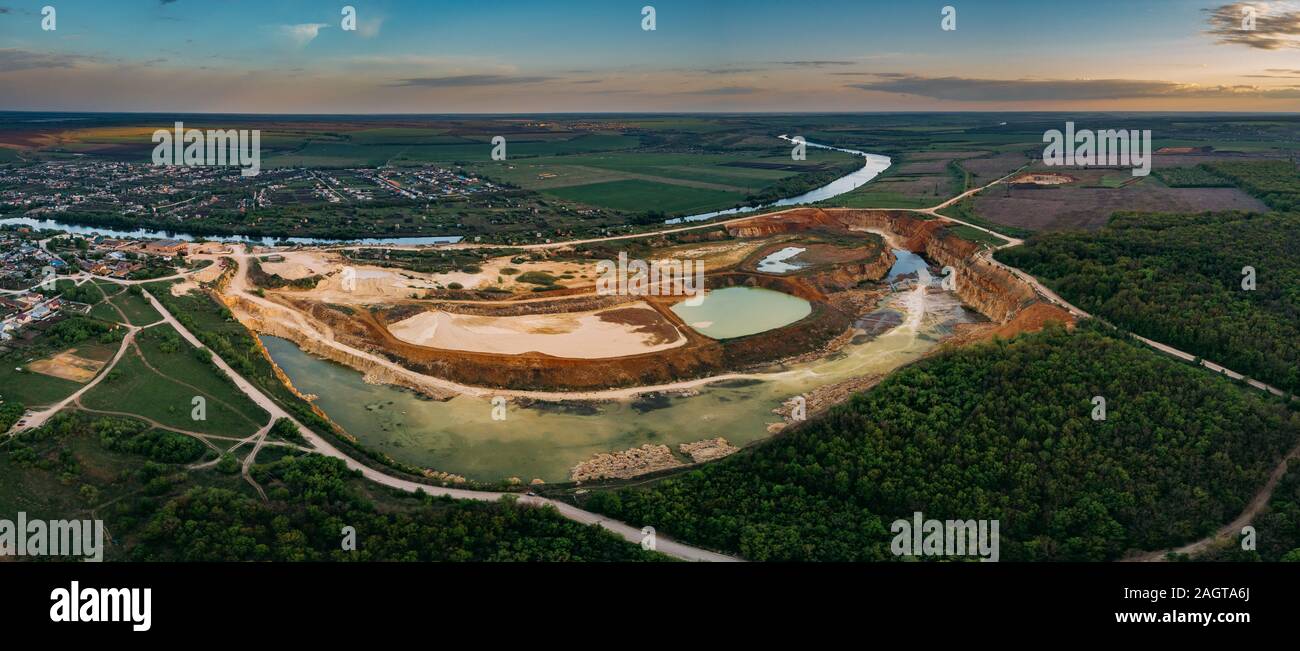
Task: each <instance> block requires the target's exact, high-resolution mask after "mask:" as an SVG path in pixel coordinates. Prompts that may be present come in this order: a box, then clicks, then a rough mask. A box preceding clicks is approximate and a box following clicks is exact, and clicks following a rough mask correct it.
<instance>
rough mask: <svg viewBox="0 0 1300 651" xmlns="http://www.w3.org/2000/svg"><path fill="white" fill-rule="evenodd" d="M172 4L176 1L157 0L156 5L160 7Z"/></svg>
mask: <svg viewBox="0 0 1300 651" xmlns="http://www.w3.org/2000/svg"><path fill="white" fill-rule="evenodd" d="M173 2H176V0H158V4H160V5H169V4H171V3H173Z"/></svg>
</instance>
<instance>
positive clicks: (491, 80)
mask: <svg viewBox="0 0 1300 651" xmlns="http://www.w3.org/2000/svg"><path fill="white" fill-rule="evenodd" d="M553 79H555V77H527V76H512V75H453V76H449V77H413V78H409V79H400V80H398V81H397V82H396V83H393V84H389V85H390V86H421V87H425V88H465V87H470V86H505V85H512V84H536V83H541V82H543V81H551V80H553Z"/></svg>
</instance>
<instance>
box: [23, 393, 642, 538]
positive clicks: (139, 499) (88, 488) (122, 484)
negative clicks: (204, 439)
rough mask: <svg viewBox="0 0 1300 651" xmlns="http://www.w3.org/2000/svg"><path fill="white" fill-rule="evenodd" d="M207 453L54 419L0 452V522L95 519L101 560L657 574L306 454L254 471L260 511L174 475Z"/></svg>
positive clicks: (132, 430) (224, 478)
mask: <svg viewBox="0 0 1300 651" xmlns="http://www.w3.org/2000/svg"><path fill="white" fill-rule="evenodd" d="M205 449H206V448H205V446H203V445H202V444H201V443H198V442H197V441H195V440H193V439H191V438H189V437H186V436H183V435H180V434H175V433H172V432H163V431H159V430H154V429H150V428H149V427H148V426H147V425H144V424H143V423H140V422H138V421H134V420H130V419H122V418H90V417H87V416H81V415H67V414H64V415H60V416H58V417H56V418H55V419H53V420H52V421H51V422H50V423H48V424H47V425H46V426H44V427H42V428H39V429H37V430H32V431H29V432H24V433H23V434H20V435H19V436H17V437H15V438H13V439H12V440H11V442H10V443H9V444H8V445H6V446H4V447H0V470H3V471H4V475H5V477H4V480H3V481H5V482H9V483H12V484H13V485H14V486H21V487H24V488H20V489H17V491H16V492H19V493H22V495H18V496H15V495H12V494H9V495H0V511H7V510H10V508H12V507H13V506H15V504H14V502H12V501H11V500H15V499H17V500H19V501H18V502H17V505H20V506H19V508H23V509H26V510H29V511H34V512H38V513H41V514H43V515H45V516H50V517H54V516H59V517H73V516H78V517H80V514H83V513H84V512H87V511H88V512H92V513H94V514H95V516H96V517H98V518H102V519H104V520H105V528H106V529H107V530H109V531H111V532H112V544H111V545H110V547H109V549H108V550H107V557H108V558H109V559H110V560H133V561H661V560H666V559H665V557H662V556H660V555H658V554H656V553H654V552H647V551H643V550H642V549H641V548H640V547H639V546H637V545H633V544H629V543H627V542H625V541H624V540H622V539H621V538H618V537H617V536H615V535H614V534H612V533H610V532H608V531H606V530H604V529H601V528H600V527H597V526H595V525H591V526H584V525H580V524H577V523H575V522H572V521H569V520H567V519H565V518H564V517H563V516H560V515H559V514H557V513H556V512H555V511H554V510H553V509H551V508H535V507H527V506H517V505H515V504H512V503H510V502H507V501H502V502H468V501H454V500H451V499H447V498H434V497H432V496H428V495H410V494H406V493H399V492H397V491H389V490H387V489H383V488H380V487H376V486H374V485H368V484H366V483H365V482H364V480H362V479H361V476H360V473H359V472H356V471H350V470H348V469H347V467H346V466H345V465H344V463H343V462H342V461H341V460H338V459H334V458H329V457H322V456H318V455H314V454H312V455H306V454H290V455H287V456H282V457H281V458H279V459H276V460H269V459H268V462H267V463H265V464H263V463H259V464H257V465H255V466H254V467H253V477H254V479H256V480H257V482H258V483H260V484H261V485H262V486H263V487H264V488H265V490H266V494H267V497H268V500H267V501H263V500H261V499H260V498H258V497H257V495H256V494H255V493H253V492H252V491H251V489H250V488H249V487H248V485H247V484H246V483H244V482H243V480H242V479H241V478H240V477H239V476H238V474H231V475H227V474H223V473H222V471H221V469H220V468H217V469H215V470H199V469H192V468H188V467H186V466H184V465H181V464H182V463H185V462H189V461H192V460H193V459H195V458H197V457H199V456H201V455H202V454H203V452H204V450H205ZM262 456H270V455H267V454H266V453H263V455H262ZM236 469H237V467H236ZM37 488H39V490H34V489H37ZM33 496H34V497H33ZM24 499H27V500H31V499H35V500H36V501H37V502H36V504H32V503H31V502H30V501H23V500H24ZM12 515H13V514H12V513H10V514H9V516H8V517H12ZM345 526H349V527H353V528H354V530H355V532H356V539H355V540H356V545H355V550H344V549H343V527H345Z"/></svg>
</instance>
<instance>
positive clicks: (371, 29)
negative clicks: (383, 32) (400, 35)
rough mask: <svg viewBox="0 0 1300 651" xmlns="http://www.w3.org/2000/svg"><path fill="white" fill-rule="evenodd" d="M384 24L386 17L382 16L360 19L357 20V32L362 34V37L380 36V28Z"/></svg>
mask: <svg viewBox="0 0 1300 651" xmlns="http://www.w3.org/2000/svg"><path fill="white" fill-rule="evenodd" d="M383 26H384V19H383V18H382V17H379V18H371V19H369V20H360V21H357V33H358V34H360V35H361V37H362V38H374V37H376V36H379V30H380V28H382V27H383Z"/></svg>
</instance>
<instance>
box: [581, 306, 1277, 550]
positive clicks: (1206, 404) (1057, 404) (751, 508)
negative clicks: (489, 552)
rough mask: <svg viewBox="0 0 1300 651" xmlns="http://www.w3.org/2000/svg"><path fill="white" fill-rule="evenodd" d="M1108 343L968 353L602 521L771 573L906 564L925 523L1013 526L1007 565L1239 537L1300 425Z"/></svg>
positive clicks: (1055, 330) (1257, 399) (1080, 339)
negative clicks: (909, 527) (1211, 536)
mask: <svg viewBox="0 0 1300 651" xmlns="http://www.w3.org/2000/svg"><path fill="white" fill-rule="evenodd" d="M1101 328H1103V326H1100V325H1090V324H1089V322H1085V323H1084V324H1081V325H1080V326H1079V327H1078V330H1077V331H1076V332H1074V333H1069V332H1066V331H1065V330H1064V329H1062V328H1060V327H1057V326H1050V327H1049V328H1048V329H1046V330H1045V331H1043V332H1042V333H1040V334H1036V335H1026V336H1021V337H1019V338H1017V339H1015V340H1013V341H1010V342H1008V341H1000V340H999V341H995V342H992V343H988V344H982V345H978V346H974V347H969V348H964V349H956V350H952V351H949V352H947V353H945V354H942V355H940V356H937V357H934V358H930V359H928V360H925V361H923V362H920V363H917V364H915V365H912V366H909V367H907V368H904V369H902V370H900V371H898V372H896V373H895V374H893V375H891V376H890V377H888V378H886V379H885V380H884V381H883V382H881V383H880V384H879V385H878V386H877V387H875V388H874V389H872V390H871V391H868V392H866V393H862V394H858V395H855V396H854V397H853V398H852V399H851V400H850V401H849V402H847V403H844V404H842V405H839V406H837V407H835V408H833V409H831V410H830V411H829V412H828V413H827V414H826V415H825V416H824V417H821V418H819V419H817V420H814V421H811V422H809V423H806V424H804V425H802V426H798V427H795V428H793V430H792V431H789V432H788V433H787V434H784V435H782V436H779V437H777V438H775V439H773V440H772V441H770V442H768V443H766V444H763V445H760V446H757V447H755V448H752V449H750V450H747V451H744V452H741V453H739V454H735V455H732V456H731V457H728V458H726V459H724V460H721V461H719V462H716V463H712V464H708V465H705V466H702V467H699V468H697V469H694V470H690V471H687V472H684V473H681V474H678V475H675V476H673V477H670V478H667V479H664V480H661V481H659V482H657V483H655V484H652V485H649V486H645V487H636V488H624V489H620V490H615V491H595V492H593V493H592V494H591V495H590V497H589V499H587V501H586V506H587V507H588V508H591V509H595V510H598V511H600V512H603V513H606V514H608V515H610V516H613V517H616V518H619V519H622V520H624V521H626V522H628V523H629V524H632V525H633V526H644V525H650V526H654V527H655V528H656V529H658V531H660V532H662V533H665V534H668V535H671V536H674V537H676V538H678V539H680V540H683V541H688V542H691V543H694V544H698V545H703V546H706V547H711V548H715V549H721V550H727V551H731V552H737V553H739V554H741V555H743V556H744V557H746V558H749V559H752V560H772V561H781V560H785V561H879V560H895V559H898V558H899V557H896V556H894V555H893V554H892V553H891V551H890V541H891V539H892V537H893V534H892V533H891V532H890V525H891V523H892V522H893V521H894V520H896V519H909V518H910V517H911V516H912V514H913V513H914V512H917V511H920V512H922V513H923V514H924V517H925V518H927V519H929V518H935V519H941V520H943V519H961V520H967V519H996V520H998V521H999V523H1000V534H1001V543H1000V548H1001V549H1000V555H1001V558H1002V559H1003V560H1018V561H1031V560H1086V561H1100V560H1112V559H1116V558H1120V557H1122V556H1124V555H1125V554H1126V553H1127V552H1128V551H1130V550H1147V549H1159V548H1164V547H1169V546H1174V545H1176V544H1179V543H1184V542H1187V541H1189V540H1193V539H1196V538H1198V537H1200V536H1202V535H1205V534H1207V533H1209V532H1211V531H1213V530H1214V529H1215V528H1216V527H1219V526H1221V525H1222V524H1223V523H1225V522H1228V521H1229V520H1231V519H1232V518H1233V517H1234V516H1236V515H1237V514H1238V513H1239V512H1240V511H1241V509H1242V508H1243V507H1244V505H1245V504H1246V503H1247V501H1248V500H1249V499H1250V497H1251V495H1252V494H1253V493H1254V491H1256V490H1257V489H1258V488H1259V487H1260V486H1261V485H1262V484H1263V483H1264V481H1265V479H1266V478H1267V476H1268V473H1269V472H1270V471H1271V470H1272V468H1273V467H1274V466H1275V465H1276V463H1277V462H1278V461H1279V459H1280V458H1281V455H1282V453H1283V451H1284V450H1286V449H1287V448H1289V447H1290V446H1291V445H1293V444H1294V443H1295V441H1296V440H1297V438H1298V437H1300V416H1298V415H1297V414H1296V413H1294V412H1293V411H1291V410H1290V409H1288V408H1287V407H1285V406H1283V405H1282V404H1281V402H1280V401H1276V400H1269V399H1266V398H1264V397H1263V396H1262V394H1258V393H1256V392H1251V391H1246V390H1244V389H1242V388H1240V387H1238V386H1235V385H1234V384H1233V383H1231V382H1229V381H1226V380H1223V379H1220V378H1216V377H1214V376H1213V375H1210V374H1208V373H1206V372H1204V371H1202V370H1200V369H1196V368H1193V367H1191V366H1189V365H1186V364H1181V363H1178V362H1175V361H1172V360H1169V359H1167V358H1165V357H1163V356H1160V355H1157V354H1155V353H1153V352H1150V351H1149V350H1146V349H1145V348H1142V347H1139V346H1138V345H1136V344H1133V343H1130V342H1127V341H1124V340H1122V339H1120V338H1117V337H1115V336H1111V335H1108V334H1105V333H1104V332H1102V331H1101ZM1094 396H1101V397H1103V398H1104V399H1105V400H1106V409H1107V412H1106V414H1105V419H1104V420H1094V418H1093V414H1094V408H1095V406H1094V402H1093V398H1094Z"/></svg>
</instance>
